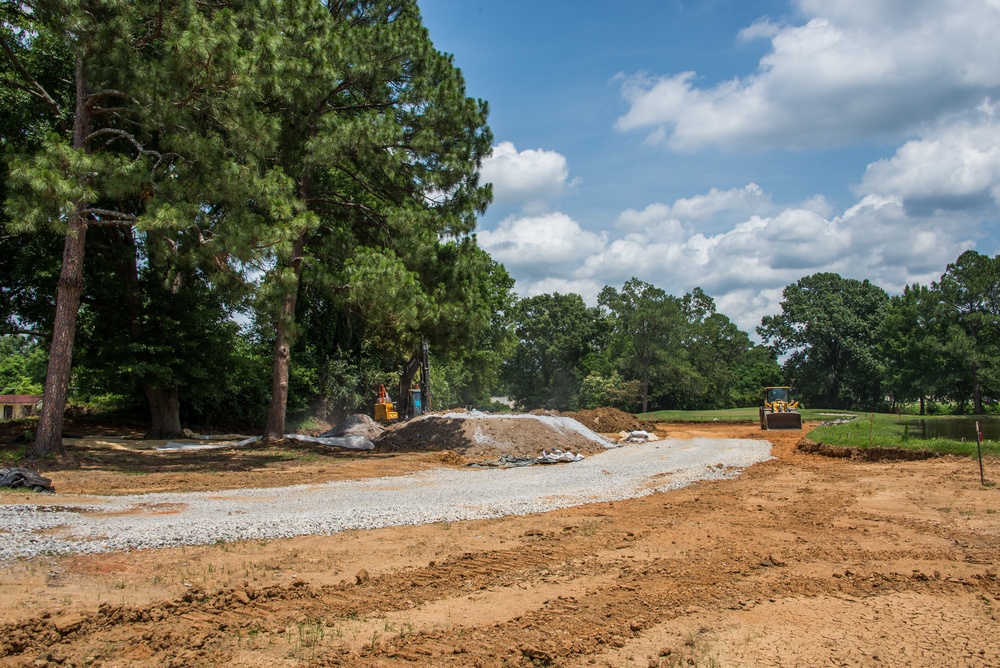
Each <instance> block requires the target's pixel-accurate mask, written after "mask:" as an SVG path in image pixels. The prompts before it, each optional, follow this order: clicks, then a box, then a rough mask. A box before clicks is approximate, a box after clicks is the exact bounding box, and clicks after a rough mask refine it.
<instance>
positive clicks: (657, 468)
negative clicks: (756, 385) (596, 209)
mask: <svg viewBox="0 0 1000 668" xmlns="http://www.w3.org/2000/svg"><path fill="white" fill-rule="evenodd" d="M770 451H771V445H770V444H769V443H767V442H766V441H756V440H737V439H707V438H700V439H693V440H674V439H668V440H664V441H656V442H652V443H642V444H635V445H628V446H625V447H621V448H615V449H609V450H607V451H605V452H602V453H601V454H599V455H596V456H590V457H587V458H586V459H584V460H583V461H580V462H575V463H571V464H557V465H553V466H546V467H538V466H533V467H527V468H513V469H472V468H462V469H435V470H433V471H423V472H419V473H414V474H411V475H406V476H399V477H389V478H373V479H365V480H351V481H336V482H329V483H325V484H321V485H297V486H293V487H285V488H279V489H245V490H229V491H225V492H189V493H162V494H144V495H135V496H119V497H107V498H96V499H95V497H75V496H73V495H56V496H55V497H49V498H52V502H51V503H44V504H37V505H36V504H10V505H0V563H3V562H7V561H10V560H13V559H18V558H30V557H34V556H39V555H45V554H69V553H79V554H87V553H97V552H108V551H114V550H126V551H128V550H138V549H146V548H159V547H172V546H180V545H208V544H213V543H216V542H219V541H235V540H267V539H277V538H291V537H294V536H302V535H325V534H333V533H336V532H339V531H344V530H348V529H378V528H383V527H389V526H405V525H413V524H426V523H432V522H451V521H461V520H474V519H486V518H492V517H502V516H506V515H527V514H531V513H541V512H545V511H550V510H555V509H557V508H566V507H570V506H577V505H583V504H587V503H596V502H605V501H618V500H623V499H629V498H637V497H641V496H645V495H647V494H651V493H653V492H657V491H667V490H671V489H678V488H681V487H685V486H687V485H690V484H692V483H694V482H697V481H700V480H721V479H728V478H732V477H735V476H736V475H738V474H739V473H740V472H741V471H742V470H744V469H746V468H747V467H749V466H751V465H753V464H756V463H758V462H762V461H765V460H768V459H770V458H771V455H770Z"/></svg>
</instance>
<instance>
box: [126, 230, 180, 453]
mask: <svg viewBox="0 0 1000 668" xmlns="http://www.w3.org/2000/svg"><path fill="white" fill-rule="evenodd" d="M116 233H117V234H118V235H119V240H120V241H121V243H123V244H125V245H126V246H127V247H128V251H129V253H128V255H129V257H128V260H126V261H125V262H123V263H122V267H121V273H122V278H123V280H124V282H125V305H126V307H127V309H128V318H129V328H130V330H131V332H132V340H133V341H134V342H136V343H143V342H144V339H145V333H144V332H143V328H142V292H141V290H142V288H141V286H140V285H139V257H138V253H137V252H136V247H135V237H134V236H133V232H132V228H130V227H127V228H119V229H118V230H117V232H116ZM141 384H142V389H143V392H144V393H145V394H146V400H147V403H148V404H149V419H150V424H149V431H148V432H146V436H145V438H154V439H161V438H180V437H181V436H182V433H181V405H180V397H179V393H178V389H177V386H176V385H173V384H166V385H164V384H162V383H158V382H156V381H155V380H154V379H152V378H149V377H146V378H142V379H141Z"/></svg>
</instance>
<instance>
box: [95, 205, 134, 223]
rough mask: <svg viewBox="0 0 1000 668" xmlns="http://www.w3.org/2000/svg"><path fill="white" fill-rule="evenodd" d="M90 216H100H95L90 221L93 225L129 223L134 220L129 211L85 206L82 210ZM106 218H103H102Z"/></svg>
mask: <svg viewBox="0 0 1000 668" xmlns="http://www.w3.org/2000/svg"><path fill="white" fill-rule="evenodd" d="M84 212H85V213H88V214H90V215H92V216H100V218H95V219H94V220H91V221H90V222H91V223H93V224H95V225H130V224H132V223H134V222H135V220H136V217H135V216H134V215H132V214H131V213H123V212H121V211H112V210H110V209H98V208H96V207H87V208H86V209H85V210H84ZM102 218H103V219H107V220H103V219H102Z"/></svg>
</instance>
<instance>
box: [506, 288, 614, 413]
mask: <svg viewBox="0 0 1000 668" xmlns="http://www.w3.org/2000/svg"><path fill="white" fill-rule="evenodd" d="M513 321H514V333H515V336H516V337H517V343H516V344H515V346H514V350H513V353H512V354H511V356H510V357H509V358H508V360H507V363H506V364H505V365H504V381H505V383H506V385H507V387H508V389H509V391H510V396H511V398H513V399H514V400H515V401H517V403H518V404H520V406H521V407H522V408H527V409H530V408H554V409H557V410H575V409H576V408H577V407H578V406H579V396H580V387H581V383H582V381H583V378H584V376H585V375H586V374H585V371H584V362H585V360H586V359H587V358H588V357H589V356H591V355H593V354H594V353H595V352H596V351H598V350H599V349H600V347H601V346H602V345H603V341H604V337H605V334H606V329H607V328H606V326H605V324H604V322H603V317H602V315H601V312H600V311H599V310H598V309H597V308H589V307H588V306H587V305H586V304H585V303H584V301H583V297H581V296H580V295H576V294H567V295H561V294H559V293H553V294H544V295H538V296H535V297H528V298H525V299H522V300H520V301H519V302H518V303H517V305H516V306H515V307H514V309H513Z"/></svg>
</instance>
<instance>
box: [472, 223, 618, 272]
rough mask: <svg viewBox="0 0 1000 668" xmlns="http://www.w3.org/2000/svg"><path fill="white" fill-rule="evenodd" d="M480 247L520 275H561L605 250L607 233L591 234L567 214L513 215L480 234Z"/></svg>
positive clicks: (478, 235)
mask: <svg viewBox="0 0 1000 668" xmlns="http://www.w3.org/2000/svg"><path fill="white" fill-rule="evenodd" d="M477 237H478V239H479V245H480V246H482V247H483V248H484V249H485V250H486V251H487V252H488V253H489V254H490V255H491V256H493V257H494V258H495V259H496V260H498V261H500V262H502V263H503V264H504V265H505V266H506V267H507V268H508V269H511V270H513V271H515V272H516V273H517V274H518V275H522V276H531V277H544V276H553V275H555V276H559V275H563V274H564V273H565V272H566V271H567V270H568V268H570V267H572V266H573V265H574V264H576V263H577V262H578V261H579V260H580V258H583V257H586V256H587V255H589V254H590V253H593V252H596V251H597V250H599V249H600V248H603V247H604V244H605V243H606V242H607V234H606V233H603V232H602V233H600V234H596V233H594V232H589V231H587V230H584V229H583V228H581V227H580V224H579V223H578V222H576V221H575V220H573V219H572V218H570V217H569V216H567V215H566V214H564V213H559V212H555V213H549V214H544V215H539V216H526V217H518V216H511V217H509V218H506V219H505V220H503V221H502V222H501V223H500V225H499V226H497V228H496V229H495V230H482V231H480V232H479V233H478V234H477Z"/></svg>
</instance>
